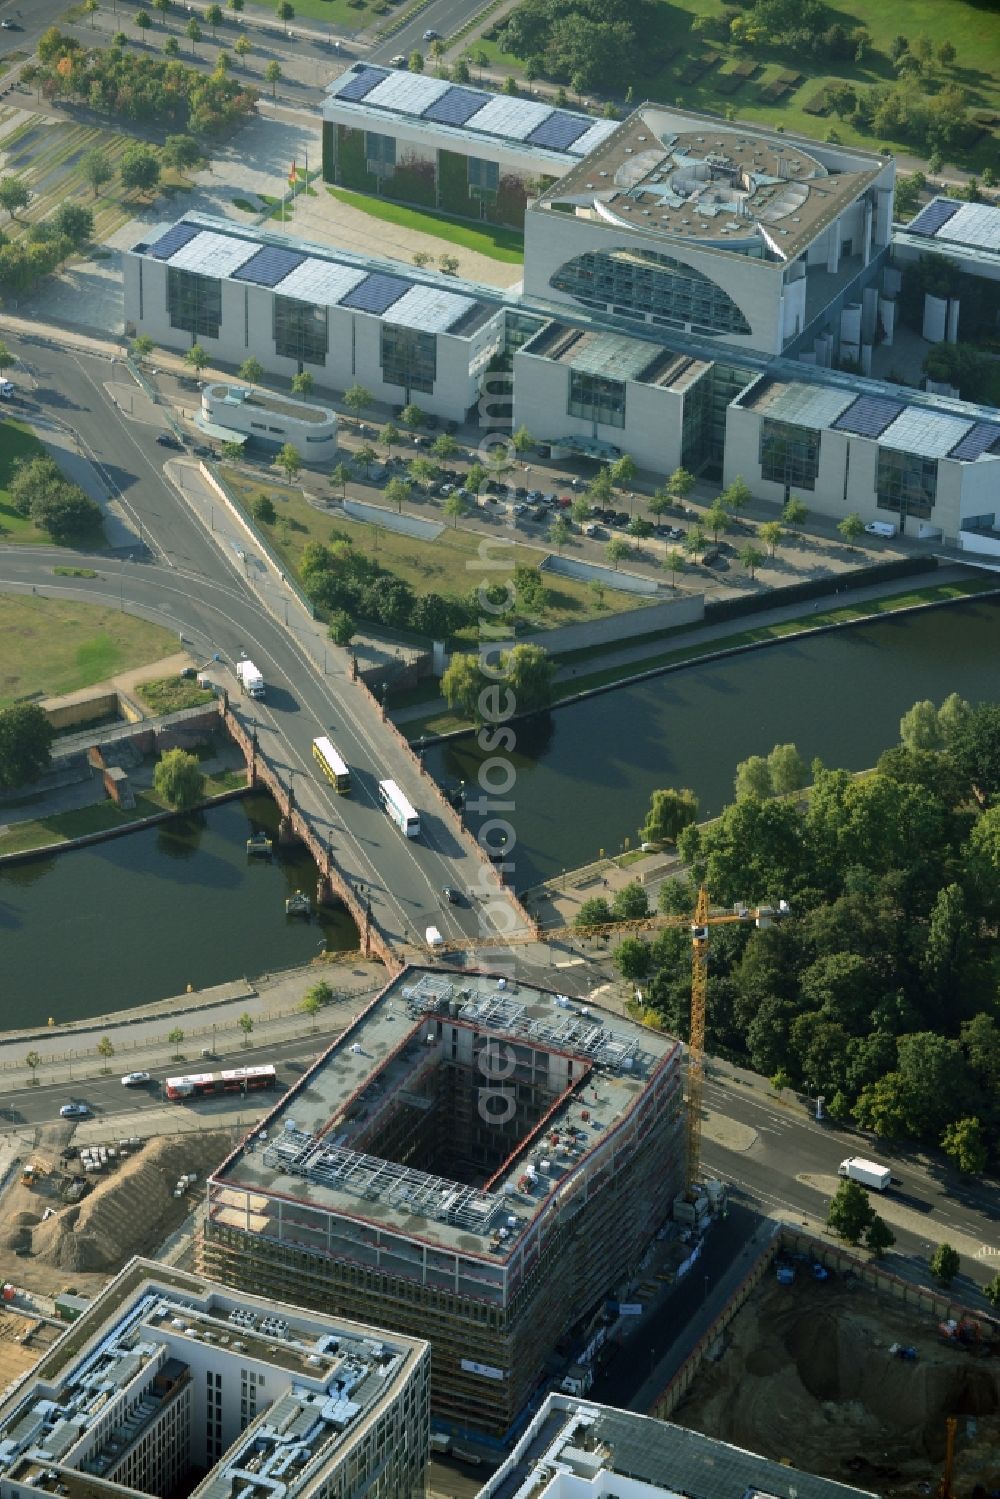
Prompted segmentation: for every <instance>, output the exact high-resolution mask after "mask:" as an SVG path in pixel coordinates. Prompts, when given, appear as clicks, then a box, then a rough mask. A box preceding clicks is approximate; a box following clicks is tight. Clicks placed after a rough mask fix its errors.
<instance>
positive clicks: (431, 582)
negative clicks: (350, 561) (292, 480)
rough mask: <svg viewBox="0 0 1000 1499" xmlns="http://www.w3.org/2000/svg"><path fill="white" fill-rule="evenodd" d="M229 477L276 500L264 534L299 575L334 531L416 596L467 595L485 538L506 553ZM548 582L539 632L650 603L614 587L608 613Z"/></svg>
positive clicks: (462, 536)
mask: <svg viewBox="0 0 1000 1499" xmlns="http://www.w3.org/2000/svg"><path fill="white" fill-rule="evenodd" d="M223 477H224V479H225V482H226V483H227V484H228V485H229V487H230V489H231V490H232V491H233V493H234V494H235V495H236V496H237V497H238V498H239V499H240V500H242V502H243V504H245V505H248V504H249V503H250V501H251V500H253V498H254V497H255V496H256V495H259V494H261V493H265V492H266V493H267V494H268V495H270V497H271V499H272V500H273V501H274V505H275V509H276V510H277V512H278V519H277V521H276V523H275V524H274V525H273V526H263V527H262V530H263V531H265V532H266V534H267V536H268V538H269V539H270V540H271V542H272V544H273V546H274V548H275V550H276V551H277V552H279V553H280V554H281V557H282V559H283V560H284V561H285V562H286V563H287V569H288V571H289V572H290V573H293V574H294V575H295V576H296V577H298V565H299V559H300V558H301V556H302V550H303V548H304V547H305V545H306V543H307V542H310V541H322V542H328V541H329V540H330V538H331V536H332V535H333V533H334V531H338V532H342V533H343V534H345V535H348V536H349V537H350V538H351V540H352V542H353V544H354V545H355V546H356V547H357V548H358V550H359V551H362V552H364V553H366V554H368V555H371V556H374V557H375V558H376V559H377V560H378V562H380V563H381V564H382V566H383V567H385V568H387V569H388V570H389V571H391V572H393V573H396V574H397V576H399V577H401V578H405V579H406V581H407V582H408V583H409V584H410V586H411V587H412V588H413V590H414V592H415V593H417V594H425V593H441V594H445V595H462V596H465V595H468V594H469V593H470V592H471V591H472V590H473V589H474V588H476V587H477V586H478V585H479V583H480V582H481V580H482V578H483V576H484V574H483V570H482V567H481V565H479V557H480V545H481V543H482V542H483V541H484V540H488V541H490V542H492V545H493V550H492V551H491V552H490V553H489V554H488V555H489V556H491V557H493V558H494V559H497V558H498V557H499V556H501V555H502V553H501V551H500V549H499V548H498V547H497V541H498V540H500V539H501V538H499V537H496V536H493V535H491V536H490V537H488V538H486V537H484V536H483V535H482V534H481V533H480V532H477V531H468V530H465V529H464V528H455V527H454V526H451V525H448V526H447V527H446V529H445V530H444V531H443V532H442V533H441V535H440V536H439V537H438V538H437V540H436V541H419V540H417V539H416V538H415V537H412V536H403V535H400V534H399V533H398V532H396V531H389V530H386V529H385V528H383V527H381V526H379V527H376V526H373V525H369V524H367V523H366V522H363V521H353V520H348V519H347V518H345V517H342V516H340V515H338V516H336V517H334V516H330V515H324V514H323V513H322V512H321V511H318V510H316V509H315V508H314V507H313V506H312V505H310V504H308V503H307V501H306V500H305V499H304V498H303V497H302V495H301V493H300V492H299V491H298V490H293V489H290V488H289V487H288V486H286V485H270V484H266V483H265V484H262V483H260V482H259V481H254V480H253V479H248V478H246V477H244V476H243V475H241V474H239V473H237V472H235V471H234V470H232V469H226V470H224V471H223ZM310 483H311V485H312V487H313V488H315V489H317V490H321V489H326V488H327V486H326V484H325V481H323V480H322V479H320V478H319V476H316V478H315V479H310ZM330 492H331V493H332V490H331V491H330ZM427 516H428V519H431V520H436V519H440V518H441V511H440V510H438V509H437V508H436V507H434V506H431V505H428V506H427ZM511 551H512V553H513V555H514V559H515V560H516V562H517V564H518V565H519V566H522V567H537V566H538V564H539V563H540V562H541V561H542V559H543V558H544V557H545V556H546V555H547V554H546V553H545V552H543V551H540V550H538V549H536V548H534V547H525V546H517V547H516V548H511ZM487 576H488V575H487ZM495 576H496V577H497V578H499V577H501V576H503V574H501V573H499V572H497V573H496V574H495ZM545 584H546V605H545V607H544V608H543V609H542V610H541V611H540V612H539V614H538V615H537V621H538V626H539V628H540V629H552V628H553V627H555V626H556V625H570V624H576V623H577V622H578V621H580V620H583V619H591V618H593V617H594V616H596V615H601V614H606V613H608V612H613V613H618V612H622V611H625V610H630V609H636V608H642V607H643V605H644V602H645V601H644V600H643V599H642V598H641V597H638V596H637V595H635V594H630V593H623V592H616V591H615V590H614V589H612V588H608V589H607V590H606V591H605V593H604V598H603V608H602V607H601V604H600V602H599V601H598V599H597V598H596V597H595V595H594V594H593V593H592V592H591V590H590V589H589V588H588V587H587V586H586V585H585V584H583V583H577V582H576V581H575V580H574V579H572V578H561V577H557V576H556V574H554V573H553V574H551V575H548V574H546V575H545Z"/></svg>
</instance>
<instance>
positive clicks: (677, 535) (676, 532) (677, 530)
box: [667, 526, 684, 541]
mask: <svg viewBox="0 0 1000 1499" xmlns="http://www.w3.org/2000/svg"><path fill="white" fill-rule="evenodd" d="M667 535H668V536H669V537H670V540H671V541H680V539H681V537H682V536H683V535H684V532H683V530H682V529H681V527H680V526H671V527H670V530H669V531H668V532H667Z"/></svg>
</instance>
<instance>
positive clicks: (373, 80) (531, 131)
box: [325, 62, 615, 168]
mask: <svg viewBox="0 0 1000 1499" xmlns="http://www.w3.org/2000/svg"><path fill="white" fill-rule="evenodd" d="M326 93H327V97H328V99H329V100H330V103H331V104H335V105H336V106H337V116H338V117H339V115H340V114H341V113H342V112H343V107H344V106H345V105H347V106H350V109H351V113H352V115H354V114H356V115H357V116H358V118H359V120H361V121H364V120H366V119H367V120H369V121H373V122H379V121H381V125H382V128H383V129H385V128H386V125H387V123H388V122H390V121H392V120H397V121H401V122H402V121H405V122H406V123H407V124H410V125H414V126H417V127H423V128H424V129H426V130H428V131H433V132H434V134H435V136H441V135H444V136H445V137H448V136H452V137H454V138H455V139H456V140H461V139H464V140H465V142H466V144H470V143H471V144H477V143H478V144H479V145H480V146H482V145H483V144H484V143H485V142H487V141H489V142H491V143H494V144H496V145H503V146H506V147H507V148H508V149H511V150H514V151H520V150H523V151H526V152H527V151H530V152H531V154H532V155H534V156H536V157H538V158H539V159H540V160H544V161H550V162H552V164H553V165H554V166H556V167H557V168H558V167H564V166H566V165H567V164H568V163H570V162H574V161H578V160H579V159H580V158H581V157H583V156H586V154H587V152H588V151H591V150H593V148H594V146H596V145H598V144H599V143H600V142H601V141H602V140H604V139H605V137H606V136H608V135H609V134H610V132H611V131H612V130H614V128H615V125H614V121H613V120H595V119H594V117H593V115H586V114H583V113H581V112H578V111H577V110H572V109H557V108H555V107H554V106H553V105H551V104H548V103H546V102H545V101H543V100H539V99H519V98H512V97H511V96H510V95H508V94H500V93H496V92H494V91H493V90H491V89H483V88H472V87H470V86H469V85H467V84H457V83H449V82H448V81H447V79H442V78H432V77H431V76H430V75H429V74H427V73H409V72H406V71H405V70H403V69H397V68H383V67H375V66H373V65H372V64H371V63H364V62H359V63H356V64H355V65H354V67H352V68H348V69H347V71H346V72H345V73H341V75H340V77H339V78H335V79H334V81H333V82H332V83H330V84H328V85H327V89H326ZM325 113H327V114H329V113H330V111H325ZM372 128H373V129H375V128H378V126H377V123H375V124H373V125H372Z"/></svg>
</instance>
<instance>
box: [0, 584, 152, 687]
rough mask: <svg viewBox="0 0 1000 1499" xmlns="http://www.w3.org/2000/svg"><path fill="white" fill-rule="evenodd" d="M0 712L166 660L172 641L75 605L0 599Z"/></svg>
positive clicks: (128, 618)
mask: <svg viewBox="0 0 1000 1499" xmlns="http://www.w3.org/2000/svg"><path fill="white" fill-rule="evenodd" d="M0 640H2V641H3V650H2V651H0V706H3V705H5V704H8V703H10V702H11V701H13V700H14V699H16V698H24V697H30V696H31V695H33V694H36V693H38V694H42V695H44V696H58V695H60V694H62V693H65V692H75V691H76V690H77V688H80V687H91V686H93V684H94V683H95V682H105V681H107V679H108V677H110V676H113V675H114V674H115V673H116V672H121V671H127V670H129V669H130V668H131V667H134V666H144V665H145V664H146V663H147V662H150V661H159V660H161V659H162V658H163V657H164V656H169V655H170V654H171V653H172V652H173V651H174V650H175V649H176V646H177V638H176V636H175V635H174V634H172V633H171V631H169V630H162V629H160V627H159V625H151V624H149V623H148V622H147V621H146V620H144V619H135V618H134V617H133V616H132V615H131V614H123V613H121V611H120V610H117V609H105V608H102V607H101V606H100V605H97V604H86V603H82V602H79V603H78V602H77V601H76V600H67V599H44V598H39V597H34V596H32V597H29V598H23V597H15V596H12V595H2V594H0Z"/></svg>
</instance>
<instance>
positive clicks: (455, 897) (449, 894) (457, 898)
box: [441, 885, 465, 906]
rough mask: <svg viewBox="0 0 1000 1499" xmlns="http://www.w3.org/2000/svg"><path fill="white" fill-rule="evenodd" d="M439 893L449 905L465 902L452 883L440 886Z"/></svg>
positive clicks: (459, 904) (460, 904) (458, 904)
mask: <svg viewBox="0 0 1000 1499" xmlns="http://www.w3.org/2000/svg"><path fill="white" fill-rule="evenodd" d="M441 894H442V895H443V896H444V898H445V900H446V901H447V902H448V904H449V906H462V905H464V904H465V902H464V901H463V899H462V897H461V895H460V893H459V892H458V891H457V890H456V889H455V887H454V885H443V886H442V888H441Z"/></svg>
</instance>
